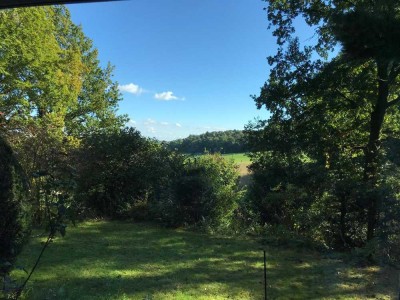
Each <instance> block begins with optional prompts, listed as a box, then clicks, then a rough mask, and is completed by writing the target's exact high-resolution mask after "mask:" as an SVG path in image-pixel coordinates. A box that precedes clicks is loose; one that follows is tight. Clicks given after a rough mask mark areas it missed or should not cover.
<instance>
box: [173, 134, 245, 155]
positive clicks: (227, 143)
mask: <svg viewBox="0 0 400 300" xmlns="http://www.w3.org/2000/svg"><path fill="white" fill-rule="evenodd" d="M168 148H169V149H171V150H177V151H179V152H181V153H190V154H201V153H205V152H209V153H217V152H218V153H241V152H247V150H248V149H247V146H246V142H245V139H244V134H243V131H241V130H226V131H214V132H206V133H203V134H199V135H189V136H188V137H187V138H184V139H178V140H174V141H171V142H168Z"/></svg>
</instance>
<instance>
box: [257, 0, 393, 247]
mask: <svg viewBox="0 0 400 300" xmlns="http://www.w3.org/2000/svg"><path fill="white" fill-rule="evenodd" d="M268 4H269V5H268V7H267V9H266V10H267V14H268V19H269V22H270V27H273V28H274V31H273V34H274V36H276V38H277V43H278V46H279V47H278V51H277V53H276V54H275V55H273V56H270V57H269V58H268V62H269V64H270V65H271V66H272V69H271V73H270V77H269V80H268V82H266V84H265V85H264V86H263V87H262V89H261V93H260V95H259V96H257V97H254V99H255V101H256V104H257V106H258V108H261V107H262V106H265V107H266V108H267V109H269V110H270V112H271V114H272V116H271V118H270V119H269V120H268V121H267V122H263V121H261V122H259V123H258V125H256V126H254V129H262V128H266V132H269V131H271V130H272V129H273V128H275V130H274V131H273V132H272V133H273V134H274V137H272V138H271V137H268V138H267V139H266V141H268V142H269V144H268V145H267V146H266V147H265V148H264V149H271V148H274V147H278V148H280V149H281V150H282V149H284V148H285V147H286V149H287V150H285V151H297V153H299V152H300V151H306V153H307V155H310V154H311V152H310V151H311V150H313V151H316V152H314V156H315V154H316V153H319V159H323V158H324V156H325V159H326V162H325V163H330V164H331V163H332V162H335V161H336V163H337V167H336V169H337V170H338V171H339V170H340V169H341V168H342V167H341V166H340V161H342V162H343V159H345V160H348V158H354V156H355V157H359V158H361V159H362V161H363V162H362V164H361V165H360V162H359V161H357V163H356V165H355V166H353V167H355V169H354V171H353V174H356V173H357V172H358V170H359V171H360V172H361V173H362V176H361V179H359V180H360V182H362V184H363V189H364V191H365V194H364V195H363V198H364V200H365V201H364V207H363V208H365V210H366V211H367V216H366V218H367V220H366V222H367V234H366V239H367V240H371V239H372V238H373V237H374V233H375V229H376V227H377V222H378V219H379V212H380V211H379V210H380V199H381V197H380V196H379V186H380V185H381V183H382V180H381V177H380V174H382V172H381V171H382V167H383V165H384V164H383V163H382V160H381V158H382V155H383V154H384V151H383V148H382V147H381V144H382V143H381V141H382V138H386V137H387V136H397V135H398V129H399V128H398V122H397V120H398V110H397V109H395V107H397V106H398V103H399V102H400V97H399V96H398V93H399V87H400V86H399V73H400V57H399V56H398V53H399V51H398V50H399V49H398V43H397V41H398V37H397V36H396V35H397V34H398V32H399V30H398V28H399V26H400V18H399V17H400V16H399V15H398V13H397V12H398V9H399V3H398V2H397V1H393V0H389V1H383V0H375V1H335V0H331V1H324V0H313V1H306V2H304V1H283V0H282V1H281V0H278V1H268ZM298 18H302V19H304V21H305V22H306V24H307V25H309V26H310V27H311V28H312V29H314V30H315V31H316V36H317V39H316V43H315V44H314V45H306V46H304V47H303V48H302V47H301V45H300V43H299V40H298V38H296V32H295V28H294V25H293V24H294V23H293V22H294V20H295V19H298ZM338 46H340V47H341V48H340V51H339V53H338V55H337V57H336V58H335V59H332V60H329V59H328V57H329V55H328V54H329V52H330V51H332V50H334V49H335V47H336V49H337V48H338ZM349 108H350V110H351V114H353V115H351V114H349V113H346V110H348V109H349ZM393 121H394V122H393ZM264 133H265V132H264ZM270 133H271V132H270ZM318 135H319V137H318ZM264 137H265V135H264ZM271 142H274V143H279V146H278V145H276V146H271ZM262 145H266V143H265V142H264V143H262ZM312 148H314V149H312ZM275 149H276V148H275ZM333 150H335V151H333ZM335 157H336V158H335ZM340 157H342V159H340ZM351 160H352V161H353V162H355V160H354V159H350V161H351ZM348 161H349V160H348ZM359 177H360V176H359V175H357V176H356V177H354V178H359ZM357 180H358V179H357ZM360 209H362V208H360Z"/></svg>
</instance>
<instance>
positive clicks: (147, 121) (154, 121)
mask: <svg viewBox="0 0 400 300" xmlns="http://www.w3.org/2000/svg"><path fill="white" fill-rule="evenodd" d="M156 123H157V121H156V120H153V119H150V118H149V119H147V120H146V121H144V125H150V124H156Z"/></svg>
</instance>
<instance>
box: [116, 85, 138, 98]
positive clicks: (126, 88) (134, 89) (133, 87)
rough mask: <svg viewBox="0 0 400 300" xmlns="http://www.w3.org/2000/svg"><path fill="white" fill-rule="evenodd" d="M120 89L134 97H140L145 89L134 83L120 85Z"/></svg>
mask: <svg viewBox="0 0 400 300" xmlns="http://www.w3.org/2000/svg"><path fill="white" fill-rule="evenodd" d="M118 88H119V90H120V91H121V92H127V93H131V94H134V95H140V94H142V93H143V92H144V89H143V88H141V87H140V86H139V85H137V84H134V83H128V84H123V85H119V86H118Z"/></svg>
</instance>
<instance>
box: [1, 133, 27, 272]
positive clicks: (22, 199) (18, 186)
mask: <svg viewBox="0 0 400 300" xmlns="http://www.w3.org/2000/svg"><path fill="white" fill-rule="evenodd" d="M27 199H28V184H27V181H26V178H25V175H24V172H23V170H22V169H21V167H20V165H19V163H18V161H17V160H16V158H15V157H14V154H13V152H12V150H11V148H10V146H9V145H8V144H7V143H6V142H5V140H4V139H3V138H1V136H0V212H1V217H0V273H3V274H4V273H7V272H8V271H9V267H11V263H12V262H13V261H14V260H15V258H16V256H17V254H18V253H19V252H20V250H21V248H22V245H23V244H24V242H25V241H26V240H27V237H28V234H29V232H30V205H29V202H28V201H27Z"/></svg>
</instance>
